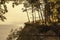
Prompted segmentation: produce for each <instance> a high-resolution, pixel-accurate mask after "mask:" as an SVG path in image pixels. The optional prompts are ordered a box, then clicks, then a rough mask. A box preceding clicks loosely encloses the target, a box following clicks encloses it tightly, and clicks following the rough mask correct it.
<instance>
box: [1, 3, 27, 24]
mask: <svg viewBox="0 0 60 40" xmlns="http://www.w3.org/2000/svg"><path fill="white" fill-rule="evenodd" d="M6 5H7V9H8V12H7V13H6V14H4V16H5V17H6V18H7V20H5V22H2V21H0V24H2V25H3V24H4V25H5V24H23V23H24V22H26V21H27V14H26V13H24V12H22V8H23V4H20V5H18V6H15V7H14V8H13V7H12V2H10V3H9V4H7V3H6Z"/></svg>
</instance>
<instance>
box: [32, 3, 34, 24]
mask: <svg viewBox="0 0 60 40" xmlns="http://www.w3.org/2000/svg"><path fill="white" fill-rule="evenodd" d="M32 20H33V23H34V14H33V4H32Z"/></svg>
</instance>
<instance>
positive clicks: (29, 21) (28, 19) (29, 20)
mask: <svg viewBox="0 0 60 40" xmlns="http://www.w3.org/2000/svg"><path fill="white" fill-rule="evenodd" d="M26 12H27V11H26ZM27 18H28V22H30V19H29V14H28V12H27Z"/></svg>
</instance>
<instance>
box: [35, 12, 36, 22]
mask: <svg viewBox="0 0 60 40" xmlns="http://www.w3.org/2000/svg"><path fill="white" fill-rule="evenodd" d="M35 22H36V13H35Z"/></svg>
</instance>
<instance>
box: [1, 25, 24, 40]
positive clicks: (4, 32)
mask: <svg viewBox="0 0 60 40" xmlns="http://www.w3.org/2000/svg"><path fill="white" fill-rule="evenodd" d="M19 27H24V25H23V24H21V25H0V40H6V37H7V36H8V34H9V32H10V31H11V29H16V28H19Z"/></svg>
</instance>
